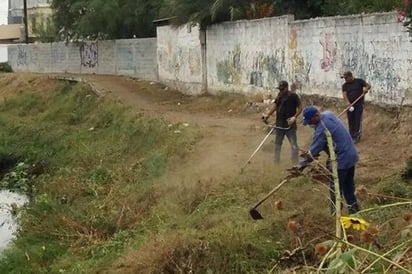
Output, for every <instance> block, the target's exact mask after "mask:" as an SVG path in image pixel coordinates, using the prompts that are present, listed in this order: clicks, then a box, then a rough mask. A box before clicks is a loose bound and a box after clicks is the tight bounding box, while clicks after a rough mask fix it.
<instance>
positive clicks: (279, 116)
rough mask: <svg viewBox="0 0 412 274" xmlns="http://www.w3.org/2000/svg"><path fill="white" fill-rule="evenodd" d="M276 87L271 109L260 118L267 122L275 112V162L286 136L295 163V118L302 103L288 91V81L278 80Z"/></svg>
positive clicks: (296, 146)
mask: <svg viewBox="0 0 412 274" xmlns="http://www.w3.org/2000/svg"><path fill="white" fill-rule="evenodd" d="M278 89H279V93H278V95H277V97H276V99H275V103H274V105H273V107H272V109H271V110H270V111H269V113H268V114H266V115H263V117H262V119H263V121H264V122H267V120H268V118H269V116H271V115H272V114H273V113H274V112H276V124H275V125H276V130H275V162H276V163H278V162H279V161H280V151H281V148H282V143H283V139H284V138H285V136H286V137H287V138H288V140H289V143H290V145H291V147H292V162H293V163H294V164H296V163H297V162H298V160H299V148H298V141H297V136H296V129H297V127H296V119H297V118H298V116H299V115H300V113H301V112H302V103H301V101H300V98H299V96H298V95H297V94H296V93H294V92H291V91H289V84H288V82H286V81H280V82H279V86H278ZM281 128H286V129H281Z"/></svg>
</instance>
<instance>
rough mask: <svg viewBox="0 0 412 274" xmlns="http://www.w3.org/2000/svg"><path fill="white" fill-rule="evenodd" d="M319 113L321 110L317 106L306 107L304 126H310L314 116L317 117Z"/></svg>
mask: <svg viewBox="0 0 412 274" xmlns="http://www.w3.org/2000/svg"><path fill="white" fill-rule="evenodd" d="M318 111H319V110H318V109H317V108H316V107H315V106H308V107H305V109H304V110H303V125H304V126H306V125H309V123H310V120H312V118H313V116H315V114H316V113H318Z"/></svg>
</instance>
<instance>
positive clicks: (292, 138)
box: [275, 128, 299, 164]
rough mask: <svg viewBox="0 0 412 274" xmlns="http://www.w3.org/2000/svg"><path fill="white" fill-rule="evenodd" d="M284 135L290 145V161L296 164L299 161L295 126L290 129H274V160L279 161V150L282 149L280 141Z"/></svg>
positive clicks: (281, 141)
mask: <svg viewBox="0 0 412 274" xmlns="http://www.w3.org/2000/svg"><path fill="white" fill-rule="evenodd" d="M285 136H286V137H287V138H288V140H289V143H290V146H291V147H292V162H293V164H297V163H298V161H299V148H298V139H297V137H296V128H290V129H278V128H277V129H276V130H275V162H276V163H278V162H279V161H280V151H281V150H282V143H283V139H285Z"/></svg>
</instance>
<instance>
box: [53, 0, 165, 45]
mask: <svg viewBox="0 0 412 274" xmlns="http://www.w3.org/2000/svg"><path fill="white" fill-rule="evenodd" d="M162 2H163V0H150V1H147V0H53V4H52V7H53V8H54V11H55V16H54V21H55V24H56V27H57V28H58V29H59V30H60V34H61V38H63V39H66V40H67V39H82V38H90V39H121V38H133V37H152V36H155V31H156V29H155V26H154V24H153V20H154V19H156V18H157V17H158V13H159V10H160V7H161V5H162Z"/></svg>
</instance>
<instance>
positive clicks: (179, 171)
mask: <svg viewBox="0 0 412 274" xmlns="http://www.w3.org/2000/svg"><path fill="white" fill-rule="evenodd" d="M69 76H71V75H69ZM81 77H82V78H83V79H85V80H86V81H88V82H89V83H92V85H93V86H94V87H95V88H96V89H98V90H99V91H101V93H102V94H104V98H105V99H109V100H114V101H116V102H120V103H121V104H123V105H125V106H128V107H131V110H132V111H134V112H136V113H144V114H145V115H148V116H149V117H154V118H158V119H161V120H164V121H166V122H167V123H168V124H169V125H171V126H173V125H180V126H181V125H183V126H184V127H194V128H196V129H197V130H198V131H199V132H200V135H201V138H200V139H199V140H198V141H197V142H196V143H195V144H194V146H193V147H192V148H191V150H190V152H188V153H183V154H182V155H183V157H175V158H173V159H172V160H171V162H170V164H169V166H168V167H167V169H166V171H165V174H164V175H163V176H162V177H160V178H158V179H157V180H156V183H155V189H156V193H157V194H156V203H155V205H152V204H151V205H150V206H153V208H151V210H152V212H153V214H154V216H151V217H150V218H149V219H148V220H147V221H146V222H147V223H145V222H144V223H145V224H143V227H145V228H147V229H148V230H149V229H151V230H152V232H150V233H146V232H145V233H144V238H145V240H144V241H142V242H139V245H136V246H133V244H132V246H131V249H130V250H129V251H127V249H126V251H123V252H121V253H120V254H119V255H118V258H114V261H113V262H109V263H107V265H104V267H102V266H100V269H104V271H106V272H107V273H114V272H116V271H117V272H118V273H161V272H168V269H169V270H170V271H169V272H170V273H187V272H189V271H191V270H192V271H193V270H198V271H200V270H202V271H205V270H207V269H208V268H207V266H206V265H207V264H211V265H212V266H213V265H214V267H215V268H212V269H210V271H214V272H215V273H218V272H219V271H220V272H221V273H225V270H228V269H230V270H231V271H232V272H233V271H237V273H242V272H243V271H245V270H248V271H251V270H253V269H254V268H253V264H252V261H253V259H254V258H256V260H264V261H263V262H260V263H256V264H257V265H259V267H257V266H255V267H256V268H255V269H259V270H262V269H261V267H262V264H263V265H264V264H266V265H267V268H268V270H269V269H270V268H271V267H272V266H273V264H274V263H273V262H272V261H271V259H270V258H272V259H273V258H279V256H280V255H279V254H278V253H276V252H280V250H283V249H289V250H293V249H294V248H296V247H297V246H298V240H297V239H296V238H295V237H294V236H293V237H292V236H291V235H289V232H288V230H287V224H288V223H289V221H290V220H294V221H296V222H298V223H299V224H300V226H301V227H303V228H305V229H304V231H303V232H302V234H301V235H299V241H303V242H307V243H308V245H313V244H314V243H313V242H311V241H312V240H313V239H315V238H316V237H319V234H318V233H320V232H322V231H323V232H329V233H330V231H331V228H333V219H331V218H330V216H329V212H328V208H327V190H325V189H324V188H323V185H321V184H317V183H312V182H308V181H307V180H304V179H297V180H295V181H293V182H292V183H291V184H290V185H286V186H285V187H284V188H282V189H281V190H280V191H279V192H278V193H277V194H276V195H275V196H274V197H272V198H271V199H269V200H268V202H267V203H266V204H264V205H263V206H262V208H261V210H262V214H264V216H265V220H264V221H262V222H260V223H255V222H252V221H251V220H250V219H249V216H248V213H247V211H248V209H249V207H250V206H251V205H252V204H253V203H254V202H256V200H257V199H258V198H260V197H262V196H263V195H264V194H265V193H267V192H268V191H269V190H270V189H271V188H273V187H274V186H275V185H276V184H278V182H280V180H281V178H283V177H284V176H285V175H287V172H286V169H287V168H289V167H290V166H291V164H290V162H289V153H290V147H289V144H288V143H287V141H286V142H285V144H284V147H283V151H282V160H283V161H282V163H281V164H280V165H278V166H276V165H274V163H273V161H272V157H273V140H271V139H272V138H271V139H269V140H268V141H267V143H266V144H264V145H263V147H262V149H261V150H260V151H259V152H258V153H257V154H256V156H255V157H254V158H253V160H252V162H251V163H250V164H249V165H246V168H245V171H244V172H243V173H242V174H240V168H241V167H242V166H244V165H245V162H246V160H247V159H248V158H249V156H250V155H251V154H252V152H253V151H254V150H255V149H256V147H257V146H258V145H259V143H260V142H261V141H262V139H263V138H264V137H265V134H266V130H265V127H264V125H262V123H261V121H260V113H261V111H262V110H263V109H262V107H260V108H254V107H250V106H249V107H247V104H246V102H248V101H250V100H254V98H245V97H243V96H236V95H222V96H215V97H213V96H201V97H189V96H184V95H182V94H180V93H178V92H176V91H173V90H170V89H167V88H165V87H164V86H163V85H161V84H159V83H154V82H146V81H139V80H135V79H130V78H127V77H117V76H98V75H88V76H81ZM57 85H59V81H58V80H53V79H49V77H48V76H47V75H36V74H5V75H1V77H0V86H1V87H0V96H2V97H3V98H4V100H7V98H8V97H10V96H14V95H15V94H16V93H19V92H20V91H23V90H27V89H30V90H32V91H35V92H39V94H47V92H48V91H49V90H53V89H54V88H55V87H56V86H57ZM309 101H314V102H316V104H317V105H319V106H321V107H322V108H324V109H326V108H328V109H332V110H334V111H336V112H337V113H339V112H340V110H341V109H342V106H340V105H339V103H338V101H334V100H325V99H322V98H315V99H314V98H310V99H309V98H304V103H305V102H309ZM263 108H264V107H263ZM342 118H343V120H345V119H344V117H342ZM411 119H412V111H411V109H410V108H407V107H404V108H402V109H401V110H400V111H396V110H395V111H394V110H387V109H385V108H381V107H377V106H372V105H368V106H367V109H366V112H365V116H364V131H363V132H364V133H363V138H362V141H361V142H360V143H359V145H358V149H359V153H360V157H361V161H360V163H359V166H358V168H357V176H356V179H357V181H358V184H359V185H360V184H362V185H365V187H367V189H368V191H369V192H370V193H380V195H382V194H386V195H387V196H388V197H393V196H396V195H398V194H399V193H398V192H396V187H400V186H403V185H401V183H399V182H398V181H396V184H394V187H393V189H392V188H390V187H388V186H387V183H388V180H392V179H391V178H392V177H393V178H396V179H393V180H398V179H397V177H396V176H397V175H399V174H400V173H401V172H402V169H404V167H405V163H406V160H407V159H408V158H410V157H411V156H412V142H411V141H412V140H411V138H412V123H410V121H411ZM298 134H299V135H298V142H299V143H300V145H301V147H302V148H306V147H307V145H308V144H309V143H310V140H311V130H310V129H309V128H304V127H301V126H300V127H299V131H298ZM137 161H139V159H137ZM388 178H389V179H388ZM382 184H384V185H382ZM404 190H405V191H406V192H404V194H405V193H406V194H407V193H409V192H408V191H409V189H408V188H404ZM391 191H392V192H391ZM401 198H404V199H405V198H408V197H401ZM409 198H410V197H409ZM377 199H380V198H379V197H377V196H372V195H370V196H368V197H367V198H366V199H364V200H362V203H363V204H364V205H365V206H368V205H372V204H373V203H375V202H376V201H377ZM391 199H392V198H391ZM279 201H282V203H283V210H281V211H280V210H279V209H278V207H279V203H278V202H279ZM152 202H153V203H154V201H152ZM379 202H382V200H379ZM383 202H384V201H383ZM314 205H317V206H314ZM402 212H403V211H402ZM73 225H75V224H73ZM325 230H326V231H325ZM323 237H325V235H323ZM274 247H275V248H274ZM273 249H276V250H277V251H276V252H275V251H274V250H273ZM159 250H161V251H162V252H159ZM271 252H274V253H271ZM312 255H313V254H312ZM188 256H189V258H190V260H189V261H187V260H186V259H185V258H187V257H188ZM225 256H226V259H225ZM202 258H203V259H202ZM217 258H220V259H217ZM236 258H238V259H239V258H240V259H239V260H242V258H249V259H250V260H248V265H243V264H242V263H241V262H240V261H238V259H236ZM229 259H230V260H233V261H232V262H228V261H225V260H229ZM292 259H293V258H292ZM265 260H266V261H265ZM292 261H293V260H292ZM298 261H299V260H298ZM310 261H311V262H314V261H316V258H314V257H313V256H312V257H311V258H310ZM288 263H290V262H288ZM298 263H302V262H298ZM188 264H192V265H191V266H190V265H188ZM292 265H293V263H292ZM287 266H288V264H287V265H285V266H284V267H287ZM179 269H180V270H181V271H180V272H179ZM104 271H103V272H104ZM229 272H230V271H229Z"/></svg>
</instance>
